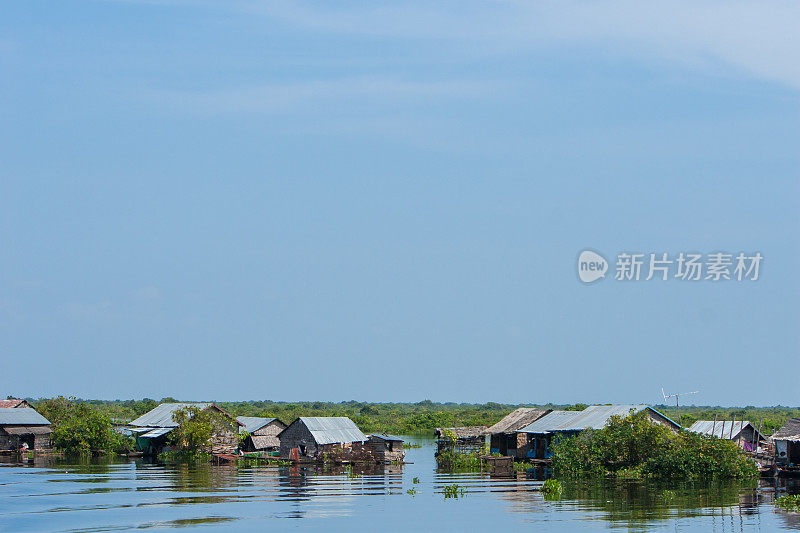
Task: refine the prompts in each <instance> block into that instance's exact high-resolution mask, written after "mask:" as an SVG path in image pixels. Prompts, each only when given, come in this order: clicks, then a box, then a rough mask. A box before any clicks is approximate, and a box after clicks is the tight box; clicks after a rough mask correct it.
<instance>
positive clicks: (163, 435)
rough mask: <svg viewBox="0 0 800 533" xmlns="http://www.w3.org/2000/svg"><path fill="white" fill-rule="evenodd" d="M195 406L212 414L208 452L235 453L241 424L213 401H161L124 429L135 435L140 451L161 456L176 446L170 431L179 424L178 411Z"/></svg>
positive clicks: (137, 447)
mask: <svg viewBox="0 0 800 533" xmlns="http://www.w3.org/2000/svg"><path fill="white" fill-rule="evenodd" d="M192 407H194V408H196V409H198V410H199V412H209V413H210V414H211V415H212V416H211V421H212V423H213V424H214V427H215V429H214V432H213V434H212V436H211V445H210V446H209V448H208V450H206V451H208V452H210V453H217V454H232V453H235V452H236V449H237V448H238V447H239V426H241V425H242V424H241V423H240V422H238V421H237V420H236V419H235V418H233V417H232V416H231V415H229V414H228V413H226V412H225V411H224V410H223V409H222V408H220V407H218V406H217V405H215V404H213V403H162V404H161V405H159V406H158V407H156V408H155V409H152V410H151V411H148V412H146V413H145V414H143V415H142V416H140V417H139V418H137V419H136V420H134V421H132V422H130V423H129V424H128V425H127V426H126V427H125V429H126V430H127V431H128V432H130V434H132V435H133V436H134V437H135V438H136V449H137V450H138V451H140V452H144V453H145V454H148V455H158V454H159V453H161V452H164V451H170V450H171V449H172V447H173V446H174V445H175V444H174V443H172V439H171V433H172V432H173V431H174V430H175V429H176V428H177V427H179V424H178V422H177V421H176V419H175V415H176V413H178V411H181V410H187V409H189V408H192ZM178 445H179V444H178Z"/></svg>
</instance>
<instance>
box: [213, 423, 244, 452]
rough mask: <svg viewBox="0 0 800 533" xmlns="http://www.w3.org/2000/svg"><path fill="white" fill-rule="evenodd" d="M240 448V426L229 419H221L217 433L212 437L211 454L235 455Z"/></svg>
mask: <svg viewBox="0 0 800 533" xmlns="http://www.w3.org/2000/svg"><path fill="white" fill-rule="evenodd" d="M238 447H239V426H238V424H236V422H235V421H234V420H231V419H230V418H228V417H219V418H218V419H217V428H216V431H215V432H214V433H213V434H212V435H211V453H224V454H233V453H236V450H237V448H238Z"/></svg>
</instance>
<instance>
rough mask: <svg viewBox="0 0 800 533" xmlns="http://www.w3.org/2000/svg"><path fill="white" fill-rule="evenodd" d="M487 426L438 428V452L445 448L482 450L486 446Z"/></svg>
mask: <svg viewBox="0 0 800 533" xmlns="http://www.w3.org/2000/svg"><path fill="white" fill-rule="evenodd" d="M487 429H488V428H487V427H486V426H461V427H452V428H436V431H434V435H435V436H436V453H439V452H440V451H442V450H445V449H453V450H455V451H458V452H480V451H481V450H482V449H483V448H484V447H485V446H486V430H487Z"/></svg>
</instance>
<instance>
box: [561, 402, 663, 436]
mask: <svg viewBox="0 0 800 533" xmlns="http://www.w3.org/2000/svg"><path fill="white" fill-rule="evenodd" d="M648 408H649V406H648V405H590V406H589V407H587V408H586V409H584V410H583V411H577V413H578V416H576V417H575V418H573V419H572V420H571V421H570V422H569V423H568V424H565V425H564V427H562V428H561V431H583V430H584V429H603V428H604V427H605V426H606V424H608V421H609V419H610V418H611V417H612V416H621V417H626V416H628V415H631V414H634V413H639V412H641V411H644V410H645V409H648Z"/></svg>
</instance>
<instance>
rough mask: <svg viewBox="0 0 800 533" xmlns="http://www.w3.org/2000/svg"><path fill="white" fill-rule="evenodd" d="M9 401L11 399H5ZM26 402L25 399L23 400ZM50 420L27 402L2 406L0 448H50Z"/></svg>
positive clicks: (0, 411)
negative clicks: (12, 405)
mask: <svg viewBox="0 0 800 533" xmlns="http://www.w3.org/2000/svg"><path fill="white" fill-rule="evenodd" d="M4 401H6V402H8V401H9V400H4ZM21 402H25V400H21ZM52 432H53V431H52V430H51V429H50V422H49V421H48V420H47V419H46V418H45V417H43V416H42V415H40V414H39V413H38V412H37V411H36V410H35V409H33V408H32V407H30V405H28V402H25V405H24V406H23V405H19V404H18V405H15V406H14V407H0V450H2V451H10V450H19V449H20V448H28V449H30V450H45V449H48V448H50V444H51V443H50V434H51V433H52Z"/></svg>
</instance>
